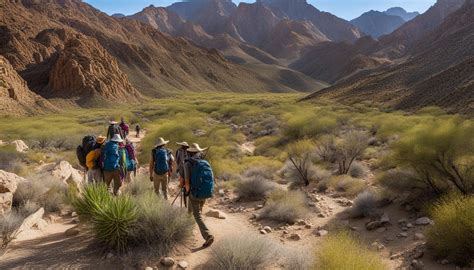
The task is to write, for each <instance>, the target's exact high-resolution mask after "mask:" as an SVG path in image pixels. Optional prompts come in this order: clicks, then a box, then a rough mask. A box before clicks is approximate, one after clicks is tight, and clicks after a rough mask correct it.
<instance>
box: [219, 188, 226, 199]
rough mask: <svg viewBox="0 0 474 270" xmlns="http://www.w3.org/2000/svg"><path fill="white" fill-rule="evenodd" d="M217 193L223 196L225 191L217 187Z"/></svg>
mask: <svg viewBox="0 0 474 270" xmlns="http://www.w3.org/2000/svg"><path fill="white" fill-rule="evenodd" d="M219 195H220V196H222V197H224V196H225V191H224V190H223V189H222V188H221V189H219Z"/></svg>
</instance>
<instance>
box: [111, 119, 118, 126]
mask: <svg viewBox="0 0 474 270" xmlns="http://www.w3.org/2000/svg"><path fill="white" fill-rule="evenodd" d="M109 124H111V125H116V124H118V122H117V121H114V120H110V121H109Z"/></svg>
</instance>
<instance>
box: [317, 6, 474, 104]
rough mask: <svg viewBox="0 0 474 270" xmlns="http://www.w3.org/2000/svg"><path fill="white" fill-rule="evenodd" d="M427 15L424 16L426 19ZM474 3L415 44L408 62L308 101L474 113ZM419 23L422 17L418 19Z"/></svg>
mask: <svg viewBox="0 0 474 270" xmlns="http://www.w3.org/2000/svg"><path fill="white" fill-rule="evenodd" d="M420 16H422V15H420ZM473 17H474V1H472V0H468V1H466V3H465V5H464V6H463V7H462V8H460V9H459V10H458V11H456V12H454V13H453V14H451V15H450V16H449V17H447V18H446V19H445V20H444V22H443V23H442V24H441V25H440V26H439V27H437V28H436V29H435V30H434V31H433V32H431V33H429V34H427V35H425V36H424V37H423V38H421V39H419V41H418V42H416V43H415V45H414V48H415V49H414V53H413V54H414V55H413V56H412V57H411V58H410V59H409V60H408V61H406V62H404V63H402V64H400V65H396V66H393V67H390V68H386V69H382V70H378V71H375V72H372V73H370V74H368V75H367V76H356V77H354V78H352V79H348V80H346V81H344V82H343V83H340V84H338V85H335V86H333V87H330V88H327V89H324V90H322V91H319V92H316V93H314V94H312V95H310V96H309V97H308V99H315V98H321V97H331V98H336V99H339V100H346V101H347V100H374V101H379V102H384V103H386V104H389V105H392V106H394V107H395V108H399V109H410V108H420V107H423V106H430V105H436V106H440V107H444V108H446V109H448V110H450V111H456V112H464V113H472V112H474V21H473V20H472V18H473ZM415 20H416V19H415Z"/></svg>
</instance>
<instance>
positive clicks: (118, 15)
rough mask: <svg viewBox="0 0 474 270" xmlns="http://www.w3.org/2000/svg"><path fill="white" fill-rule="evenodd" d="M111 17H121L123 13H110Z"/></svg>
mask: <svg viewBox="0 0 474 270" xmlns="http://www.w3.org/2000/svg"><path fill="white" fill-rule="evenodd" d="M112 17H114V18H123V17H125V14H122V13H115V14H112Z"/></svg>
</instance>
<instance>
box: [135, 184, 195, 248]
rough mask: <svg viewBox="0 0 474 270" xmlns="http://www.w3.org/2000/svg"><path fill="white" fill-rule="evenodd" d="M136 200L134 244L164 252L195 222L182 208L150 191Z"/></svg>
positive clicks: (183, 239) (179, 239) (187, 232)
mask: <svg viewBox="0 0 474 270" xmlns="http://www.w3.org/2000/svg"><path fill="white" fill-rule="evenodd" d="M135 201H136V205H137V209H138V213H137V215H138V218H137V223H136V225H135V226H134V228H133V231H132V237H131V238H132V240H133V242H134V245H138V246H145V247H146V248H147V249H151V250H153V251H154V252H158V253H159V254H160V255H163V253H164V252H167V251H168V250H169V249H170V248H172V247H173V245H175V244H176V243H183V242H184V241H185V240H186V239H188V237H189V236H190V235H191V233H192V227H193V224H194V221H193V219H192V218H191V216H189V215H188V214H187V212H186V211H185V210H183V209H176V208H174V207H172V206H170V205H169V204H168V203H167V202H166V201H164V200H162V199H161V198H160V197H158V196H156V194H155V193H153V192H152V191H148V192H145V193H142V194H140V195H139V196H138V197H137V198H136V199H135Z"/></svg>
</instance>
